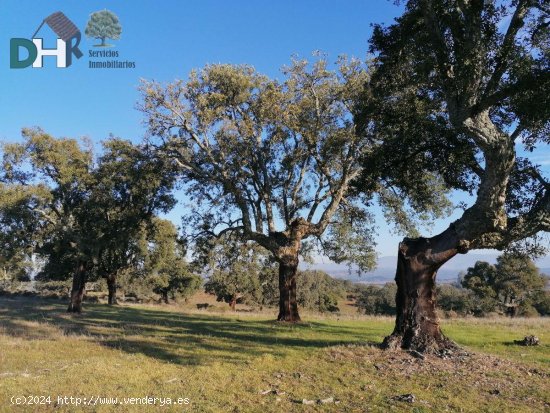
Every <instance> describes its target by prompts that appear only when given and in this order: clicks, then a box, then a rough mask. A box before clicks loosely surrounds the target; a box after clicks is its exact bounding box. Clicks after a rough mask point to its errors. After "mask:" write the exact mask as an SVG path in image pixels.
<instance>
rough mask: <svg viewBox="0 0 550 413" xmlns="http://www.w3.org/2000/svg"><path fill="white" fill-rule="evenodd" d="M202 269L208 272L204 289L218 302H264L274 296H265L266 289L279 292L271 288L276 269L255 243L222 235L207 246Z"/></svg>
mask: <svg viewBox="0 0 550 413" xmlns="http://www.w3.org/2000/svg"><path fill="white" fill-rule="evenodd" d="M204 268H205V271H206V273H207V274H209V275H208V280H207V281H206V283H205V285H204V287H205V291H206V292H207V293H210V294H214V295H216V297H217V300H218V301H224V302H226V303H230V304H231V305H234V304H236V303H246V304H251V305H265V304H267V302H271V301H273V300H274V299H276V297H277V295H275V296H274V297H273V296H270V295H267V296H266V293H268V291H269V292H271V293H273V294H278V289H277V288H274V289H270V287H271V283H273V282H275V280H276V269H275V266H274V263H273V262H272V261H271V260H270V259H269V256H268V255H267V251H266V250H265V249H263V248H262V247H260V246H258V245H257V244H254V243H247V242H242V241H241V240H239V239H236V238H235V237H231V236H229V235H227V236H225V237H222V238H220V239H219V240H217V241H215V242H213V243H212V244H211V245H210V249H209V250H208V256H207V257H206V266H205V267H204ZM275 286H276V283H275ZM264 287H267V288H265V289H264Z"/></svg>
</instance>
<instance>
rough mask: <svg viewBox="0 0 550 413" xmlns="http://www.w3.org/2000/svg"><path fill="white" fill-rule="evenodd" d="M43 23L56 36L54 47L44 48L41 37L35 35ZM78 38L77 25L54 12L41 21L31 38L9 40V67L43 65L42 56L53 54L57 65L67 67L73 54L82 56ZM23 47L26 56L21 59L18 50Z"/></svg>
mask: <svg viewBox="0 0 550 413" xmlns="http://www.w3.org/2000/svg"><path fill="white" fill-rule="evenodd" d="M44 23H46V24H47V25H48V26H49V27H50V29H52V31H53V32H54V33H55V34H56V35H57V36H58V38H57V47H56V48H55V49H49V48H45V47H44V42H43V39H42V38H36V37H35V36H36V35H37V34H38V32H39V31H40V29H41V28H42V26H44ZM80 39H81V34H80V30H79V29H78V27H76V25H75V24H74V23H73V22H72V21H70V20H69V19H68V18H67V16H65V15H64V14H63V13H62V12H60V11H58V12H55V13H53V14H51V15H49V16H48V17H46V18H45V19H44V20H43V21H42V23H41V24H40V26H38V29H36V32H35V33H34V34H33V36H32V40H29V39H24V38H13V39H11V40H10V68H12V69H24V68H26V67H29V66H31V65H32V67H43V66H44V56H55V57H56V61H57V67H69V66H71V64H72V63H73V60H72V58H73V55H74V56H75V57H76V58H77V59H80V58H81V57H82V52H81V51H80V49H79V48H78V45H79V44H80ZM23 49H25V50H26V51H27V57H26V58H23V59H22V58H21V53H20V52H21V51H22V50H23Z"/></svg>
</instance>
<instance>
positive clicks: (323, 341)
mask: <svg viewBox="0 0 550 413" xmlns="http://www.w3.org/2000/svg"><path fill="white" fill-rule="evenodd" d="M64 311H65V305H64V303H58V302H54V301H40V300H29V299H17V300H5V299H2V300H0V349H2V351H1V352H0V406H1V408H0V411H5V410H6V408H7V410H9V406H8V403H9V402H8V400H9V398H10V397H11V396H13V395H16V394H21V392H22V391H23V389H24V393H25V394H36V395H52V396H53V395H67V396H71V395H72V396H78V395H80V396H83V395H91V394H94V395H99V396H102V397H103V396H105V397H143V396H152V397H172V398H177V397H189V398H190V399H191V402H192V403H191V405H190V406H188V407H187V409H188V410H189V411H191V410H192V411H204V412H211V411H213V412H216V411H221V410H222V409H225V408H227V406H232V408H233V410H232V411H242V412H255V411H261V412H279V411H312V407H311V406H306V405H303V404H302V400H303V399H306V400H317V399H322V398H329V397H332V398H334V400H335V402H334V403H332V404H327V405H323V406H322V408H321V406H318V407H315V406H314V407H313V409H320V411H321V410H322V411H335V412H337V411H365V409H366V408H367V407H371V408H373V411H385V410H389V409H393V410H395V411H410V409H411V408H412V407H414V409H416V410H415V411H444V410H449V411H455V410H460V409H463V410H464V411H480V410H479V408H482V410H483V411H509V409H511V408H513V410H514V411H520V412H521V411H526V412H527V411H544V409H545V407H544V403H545V402H546V403H547V402H548V395H547V393H548V392H547V389H548V386H549V385H550V383H549V379H548V377H550V371H549V369H548V363H549V353H550V349H549V346H548V344H547V343H548V342H549V341H550V336H549V334H548V327H549V326H550V323H549V320H547V319H537V320H511V321H510V320H501V319H498V320H491V319H488V320H479V319H456V320H445V321H444V330H445V332H446V334H448V335H449V336H450V337H451V338H452V339H454V340H456V341H457V342H458V343H459V344H461V345H463V346H465V347H466V349H468V350H470V351H473V352H479V353H481V354H496V355H499V356H500V357H501V358H494V357H493V356H482V355H480V356H475V357H477V358H476V359H475V361H474V360H472V361H469V362H468V361H467V362H456V363H455V364H449V362H444V361H442V360H441V359H438V358H433V359H427V360H426V361H419V360H418V359H415V358H413V357H411V356H410V355H408V354H407V353H404V352H396V353H388V352H383V351H381V350H379V349H378V348H377V347H376V344H377V343H379V342H381V340H382V339H383V337H384V336H385V335H387V334H388V333H389V332H391V329H392V327H393V321H392V320H391V319H390V318H387V317H380V318H377V317H362V318H356V319H349V320H348V319H341V320H338V319H334V318H330V319H323V318H322V317H320V316H318V315H315V316H314V315H312V316H311V317H308V318H307V320H306V321H305V322H304V323H300V324H296V325H285V324H280V323H277V322H274V321H273V320H272V319H271V318H268V317H266V316H265V315H260V316H258V315H254V314H246V315H243V314H236V315H227V314H224V315H216V314H184V313H181V312H178V311H175V310H174V308H170V307H152V306H148V307H146V306H142V307H139V306H121V307H109V306H106V305H99V304H96V305H87V306H86V309H85V313H84V314H82V315H79V316H69V315H67V314H66V313H65V312H64ZM526 334H536V335H538V336H539V338H540V339H541V342H542V343H543V344H542V345H541V346H538V347H530V348H527V347H520V346H517V345H513V344H511V343H513V340H514V339H521V338H522V337H523V335H526ZM492 366H498V369H496V368H493V367H492ZM413 377H414V380H413V379H412V378H413ZM525 379H527V380H525ZM473 382H476V383H478V385H477V386H476V387H472V383H473ZM497 390H498V393H497ZM266 391H268V393H266V394H265V395H262V394H261V393H262V392H266ZM405 393H414V394H415V395H416V397H417V399H418V400H419V401H418V402H415V405H414V406H410V405H407V404H406V403H405V404H404V403H403V402H398V401H394V400H393V399H392V397H393V396H395V395H399V394H405ZM495 394H498V396H495ZM337 402H338V403H337ZM159 408H160V407H159ZM53 409H54V406H53V405H52V406H41V408H40V409H39V410H36V411H51V410H53ZM163 409H164V410H167V411H182V409H183V410H184V411H185V409H186V408H185V407H184V408H182V407H181V406H178V408H176V407H168V408H163ZM58 410H60V411H74V410H75V409H74V407H73V408H71V407H70V406H58V408H57V409H56V411H58ZM114 410H115V408H113V407H112V406H100V407H94V408H93V409H89V411H114ZM230 410H231V409H230ZM82 411H85V410H84V409H83V410H82ZM116 411H117V412H118V411H140V409H139V406H138V407H136V406H123V405H119V406H117V408H116Z"/></svg>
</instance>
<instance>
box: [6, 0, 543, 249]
mask: <svg viewBox="0 0 550 413" xmlns="http://www.w3.org/2000/svg"><path fill="white" fill-rule="evenodd" d="M105 8H107V9H109V10H111V11H113V12H114V13H116V14H117V16H118V17H119V19H120V22H121V25H122V30H123V33H122V37H121V39H120V40H119V41H117V42H115V43H116V47H115V48H113V49H111V50H117V51H118V53H119V58H118V59H119V60H130V61H135V62H136V68H135V69H89V68H88V60H89V58H88V50H89V49H91V46H92V44H94V42H97V41H96V40H93V39H86V38H85V37H83V39H82V42H81V44H80V48H81V50H82V52H83V53H84V57H83V58H82V59H80V60H77V61H75V62H74V63H73V65H72V66H71V67H70V68H67V69H58V68H56V67H55V63H54V60H53V59H52V58H49V59H48V58H46V60H45V67H44V68H42V69H32V68H28V69H20V70H14V69H10V68H9V41H10V38H13V37H23V38H30V37H31V36H32V34H33V33H34V31H35V30H36V28H37V27H38V26H39V24H40V23H41V21H42V20H43V19H44V18H45V17H47V16H48V15H50V14H51V13H53V12H56V11H62V12H63V13H65V15H67V17H69V19H71V20H72V21H73V22H74V23H75V24H76V25H77V26H78V27H79V28H80V30H81V31H82V32H84V28H85V26H86V22H87V20H88V18H89V15H90V13H92V12H95V11H98V10H102V9H105ZM400 11H401V10H400V8H399V7H396V6H394V5H393V2H392V1H387V0H368V1H366V0H354V1H350V0H341V1H322V0H302V1H289V0H285V1H236V0H234V1H221V0H220V1H213V0H208V1H204V0H203V1H176V0H162V1H152V0H140V1H133V2H128V1H122V0H120V1H95V0H88V1H85V2H84V1H74V0H73V1H69V0H64V1H60V0H49V1H29V0H2V2H1V3H0V108H1V111H0V140H2V141H13V140H17V139H19V138H20V130H21V128H22V127H25V126H40V127H42V128H43V129H45V130H46V131H47V132H49V133H51V134H53V135H55V136H71V137H79V136H87V137H89V138H91V139H92V141H93V142H96V143H98V142H100V141H101V140H103V139H106V138H107V137H108V136H109V134H110V133H112V134H114V135H116V136H120V137H124V138H128V139H132V140H134V141H136V142H138V141H140V140H141V139H142V137H143V134H144V128H143V127H142V125H141V115H140V113H139V112H137V111H136V110H135V104H136V102H137V100H138V97H139V96H138V92H137V90H136V87H137V85H138V83H139V79H140V78H147V79H156V80H160V81H170V80H173V79H174V78H186V76H187V74H188V73H189V71H190V70H191V69H193V68H199V67H202V66H204V65H205V64H207V63H219V62H224V63H227V62H229V63H248V64H251V65H253V66H255V67H256V69H257V70H259V71H260V72H263V73H265V74H267V75H269V76H279V75H280V71H279V69H280V67H281V66H282V65H284V64H287V63H288V62H289V59H290V56H291V55H293V54H298V55H299V56H303V57H309V56H310V55H311V52H312V51H314V50H322V51H323V52H325V53H327V54H328V55H329V58H331V59H334V60H335V59H336V57H337V56H338V55H339V54H347V55H349V56H355V57H359V58H364V57H365V56H366V54H367V48H368V38H369V36H370V34H371V30H372V28H371V26H370V23H375V22H386V23H390V22H391V21H392V19H393V18H394V17H396V16H398V15H399V14H400ZM40 35H41V37H44V39H45V40H44V41H45V44H46V46H48V47H53V46H54V45H55V43H52V42H55V36H54V35H53V33H52V32H51V31H50V29H49V28H48V27H43V28H42V29H41V31H40ZM94 60H95V59H94ZM537 156H539V157H541V158H540V159H541V162H547V163H548V158H549V157H548V151H545V152H543V153H542V154H539V155H537ZM180 215H181V211H178V210H175V211H174V212H173V213H171V214H170V217H171V218H172V219H173V220H174V221H175V222H176V223H179V219H178V217H179V216H180ZM379 221H380V224H381V231H380V232H381V234H382V235H381V236H380V237H378V244H379V245H378V250H379V252H380V254H381V255H395V252H396V249H397V242H398V240H399V239H400V238H401V237H399V236H395V235H391V234H389V232H388V228H387V227H386V226H385V225H384V224H383V222H381V220H379ZM449 222H450V221H449V220H444V221H441V222H439V223H437V225H436V226H435V228H432V229H431V230H429V231H427V232H426V234H427V235H428V234H429V233H435V231H438V230H441V229H443V228H445V227H446V226H447V225H448V223H449Z"/></svg>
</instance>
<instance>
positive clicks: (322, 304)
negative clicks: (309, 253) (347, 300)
mask: <svg viewBox="0 0 550 413" xmlns="http://www.w3.org/2000/svg"><path fill="white" fill-rule="evenodd" d="M297 277H298V278H297V281H296V282H297V284H298V285H297V297H296V299H297V301H298V304H299V305H300V306H301V307H303V308H308V309H312V310H316V311H318V312H320V313H324V312H331V313H334V312H339V311H340V309H339V308H338V301H339V300H340V299H341V298H342V297H343V296H345V293H346V291H345V289H344V284H343V283H342V282H341V281H339V280H336V279H334V278H332V277H330V276H329V275H328V274H327V273H325V272H323V271H315V270H306V271H299V272H298V275H297Z"/></svg>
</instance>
